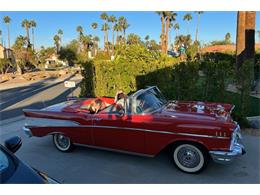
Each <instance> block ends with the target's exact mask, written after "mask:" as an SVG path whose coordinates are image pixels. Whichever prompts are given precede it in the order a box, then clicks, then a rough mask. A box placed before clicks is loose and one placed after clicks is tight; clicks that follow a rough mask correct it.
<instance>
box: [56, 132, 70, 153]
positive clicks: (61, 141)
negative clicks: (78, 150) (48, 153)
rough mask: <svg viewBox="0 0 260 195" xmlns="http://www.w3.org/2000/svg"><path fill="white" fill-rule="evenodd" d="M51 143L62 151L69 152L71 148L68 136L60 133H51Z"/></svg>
mask: <svg viewBox="0 0 260 195" xmlns="http://www.w3.org/2000/svg"><path fill="white" fill-rule="evenodd" d="M53 143H54V145H55V147H56V148H57V149H58V150H60V151H62V152H69V151H71V150H72V149H73V144H72V143H71V140H70V138H69V137H67V136H65V135H63V134H61V133H56V134H54V135H53Z"/></svg>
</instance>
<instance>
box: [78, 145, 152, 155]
mask: <svg viewBox="0 0 260 195" xmlns="http://www.w3.org/2000/svg"><path fill="white" fill-rule="evenodd" d="M73 144H74V145H77V146H82V147H88V148H94V149H99V150H106V151H111V152H119V153H124V154H131V155H135V156H145V157H150V158H152V157H154V156H155V155H149V154H143V153H138V152H129V151H126V150H118V149H112V148H107V147H101V146H93V145H87V144H78V143H73Z"/></svg>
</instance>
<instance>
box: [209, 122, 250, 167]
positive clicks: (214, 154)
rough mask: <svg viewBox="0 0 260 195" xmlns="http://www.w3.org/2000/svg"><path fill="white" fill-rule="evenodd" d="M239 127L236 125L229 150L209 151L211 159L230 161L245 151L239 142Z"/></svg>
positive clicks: (222, 161) (222, 162) (225, 162)
mask: <svg viewBox="0 0 260 195" xmlns="http://www.w3.org/2000/svg"><path fill="white" fill-rule="evenodd" d="M241 139H242V136H241V133H240V127H239V125H237V127H236V129H235V130H234V132H233V135H232V139H231V143H230V150H229V151H209V154H210V155H211V158H212V159H213V161H215V162H217V163H221V164H228V163H231V162H232V161H233V160H234V159H235V158H236V157H238V156H241V155H243V154H245V153H246V151H245V147H244V145H243V144H242V143H241Z"/></svg>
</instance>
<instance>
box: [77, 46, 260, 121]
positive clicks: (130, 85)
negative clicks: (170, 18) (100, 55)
mask: <svg viewBox="0 0 260 195" xmlns="http://www.w3.org/2000/svg"><path fill="white" fill-rule="evenodd" d="M116 56H117V58H116V59H115V60H114V61H109V60H93V61H88V62H86V63H85V64H83V71H82V75H83V77H84V79H83V81H82V83H81V96H99V97H100V96H110V97H113V96H114V95H115V93H116V91H117V90H119V89H120V90H123V91H124V92H125V93H127V94H130V93H132V92H134V91H136V90H138V89H141V88H144V87H146V86H151V85H156V86H158V87H159V89H160V90H161V91H162V92H163V94H164V95H165V96H166V97H167V98H168V99H176V100H198V101H214V102H226V103H231V104H235V105H236V110H235V113H234V117H235V119H236V120H239V121H243V118H244V117H245V116H248V115H260V113H259V110H258V111H257V110H256V111H255V109H254V108H255V107H257V106H259V99H254V100H252V98H251V99H250V96H249V89H248V87H249V85H248V82H249V81H248V79H249V80H250V79H251V77H250V78H249V77H248V74H249V72H248V71H249V70H248V69H247V68H244V69H241V70H240V71H241V72H240V75H239V78H243V79H242V80H241V79H238V78H237V77H236V75H235V66H234V64H235V58H234V56H232V55H228V54H219V53H215V54H204V55H203V56H202V57H201V59H200V60H199V61H190V62H189V61H188V62H179V59H178V58H171V57H168V56H166V55H163V54H161V53H158V52H154V51H148V50H147V49H146V48H145V47H142V46H138V45H131V46H127V47H124V48H120V51H117V53H116ZM247 65H248V64H247ZM247 67H249V65H248V66H247ZM247 78H248V79H247ZM235 81H236V82H239V81H240V83H238V84H240V85H241V84H242V85H244V87H243V90H244V93H243V94H242V96H241V95H239V94H233V93H230V92H227V91H226V88H227V85H228V84H229V83H235ZM241 81H244V83H241ZM243 90H242V91H241V92H243Z"/></svg>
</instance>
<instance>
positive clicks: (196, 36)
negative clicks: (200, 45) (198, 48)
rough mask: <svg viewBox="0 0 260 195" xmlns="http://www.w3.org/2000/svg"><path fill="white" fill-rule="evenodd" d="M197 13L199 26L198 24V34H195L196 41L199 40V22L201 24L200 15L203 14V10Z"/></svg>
mask: <svg viewBox="0 0 260 195" xmlns="http://www.w3.org/2000/svg"><path fill="white" fill-rule="evenodd" d="M195 13H197V14H198V22H197V26H196V35H195V41H196V42H197V41H198V31H199V24H200V15H201V14H203V13H204V12H203V11H196V12H195Z"/></svg>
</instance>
